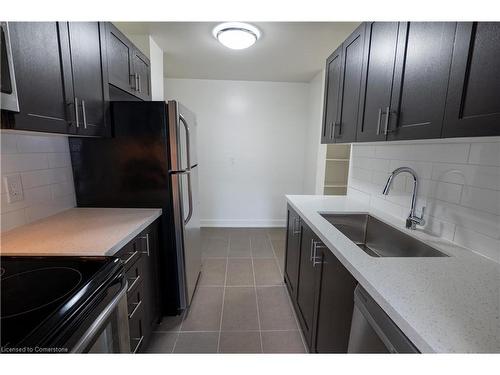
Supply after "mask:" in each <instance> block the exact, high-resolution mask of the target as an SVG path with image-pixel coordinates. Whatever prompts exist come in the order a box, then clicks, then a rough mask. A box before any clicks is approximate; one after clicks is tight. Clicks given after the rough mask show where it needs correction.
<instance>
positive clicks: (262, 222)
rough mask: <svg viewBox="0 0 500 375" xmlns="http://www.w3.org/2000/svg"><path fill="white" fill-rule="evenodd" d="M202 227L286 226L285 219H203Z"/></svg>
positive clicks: (201, 221)
mask: <svg viewBox="0 0 500 375" xmlns="http://www.w3.org/2000/svg"><path fill="white" fill-rule="evenodd" d="M200 226H202V227H224V228H285V227H286V220H285V219H256V220H247V219H230V220H219V219H201V220H200Z"/></svg>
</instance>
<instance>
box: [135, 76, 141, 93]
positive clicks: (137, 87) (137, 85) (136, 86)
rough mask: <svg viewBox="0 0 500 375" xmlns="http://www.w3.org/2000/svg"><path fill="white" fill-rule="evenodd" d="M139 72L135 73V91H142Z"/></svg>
mask: <svg viewBox="0 0 500 375" xmlns="http://www.w3.org/2000/svg"><path fill="white" fill-rule="evenodd" d="M139 82H140V81H139V74H137V73H135V91H137V92H140V91H141V89H140V88H139Z"/></svg>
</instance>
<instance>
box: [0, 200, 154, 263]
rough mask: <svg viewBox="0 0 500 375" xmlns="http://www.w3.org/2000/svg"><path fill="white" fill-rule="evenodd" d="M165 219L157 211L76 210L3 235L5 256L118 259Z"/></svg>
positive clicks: (139, 209) (122, 209) (140, 209)
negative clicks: (124, 249) (125, 248)
mask: <svg viewBox="0 0 500 375" xmlns="http://www.w3.org/2000/svg"><path fill="white" fill-rule="evenodd" d="M160 215H161V209H157V208H152V209H151V208H148V209H143V208H72V209H69V210H67V211H63V212H61V213H58V214H56V215H53V216H50V217H47V218H45V219H42V220H38V221H35V222H33V223H31V224H28V225H23V226H21V227H18V228H15V229H12V230H10V231H7V232H5V233H2V235H1V247H0V254H1V255H70V256H74V255H80V256H92V255H114V254H115V253H116V252H117V251H118V250H120V249H121V248H122V247H123V246H124V245H125V244H127V243H128V242H129V241H130V240H131V239H133V238H134V237H135V236H137V235H138V234H139V233H140V232H142V231H143V230H144V229H145V228H146V227H147V226H148V225H150V224H151V223H153V222H154V221H155V220H156V219H157V218H158V217H159V216H160Z"/></svg>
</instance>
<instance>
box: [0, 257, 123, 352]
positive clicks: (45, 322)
mask: <svg viewBox="0 0 500 375" xmlns="http://www.w3.org/2000/svg"><path fill="white" fill-rule="evenodd" d="M0 283H1V313H0V335H1V352H3V353H19V352H20V353H35V352H38V353H50V352H71V351H75V347H76V346H77V345H78V343H79V342H80V341H81V339H82V337H84V336H85V335H86V332H87V331H88V330H89V328H90V327H91V326H92V325H93V324H94V322H95V321H96V320H97V319H98V318H99V316H101V315H102V313H103V311H105V310H106V307H107V306H108V305H109V304H110V303H111V301H113V300H114V299H116V297H117V295H118V293H119V292H120V291H122V290H124V289H125V285H126V281H125V278H124V275H123V266H122V263H121V261H120V260H119V259H117V258H113V257H58V256H54V257H13V256H2V257H0ZM97 333H98V332H97ZM89 343H90V344H92V342H90V341H89ZM86 344H88V343H86ZM81 349H82V348H81ZM82 350H83V351H85V348H83V349H82Z"/></svg>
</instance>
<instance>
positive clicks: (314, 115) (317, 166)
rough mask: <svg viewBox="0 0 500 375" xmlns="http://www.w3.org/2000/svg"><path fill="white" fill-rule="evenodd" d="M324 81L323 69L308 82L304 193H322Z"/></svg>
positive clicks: (324, 151) (323, 176) (324, 150)
mask: <svg viewBox="0 0 500 375" xmlns="http://www.w3.org/2000/svg"><path fill="white" fill-rule="evenodd" d="M324 82H325V74H324V70H322V71H321V72H319V73H318V74H316V76H315V77H314V78H313V79H312V81H311V82H309V98H308V119H307V122H306V135H305V139H304V142H305V150H304V151H305V153H304V183H303V193H304V194H323V191H322V188H323V181H324V179H325V157H326V145H322V144H321V126H322V121H323V91H324V85H325V84H324Z"/></svg>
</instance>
